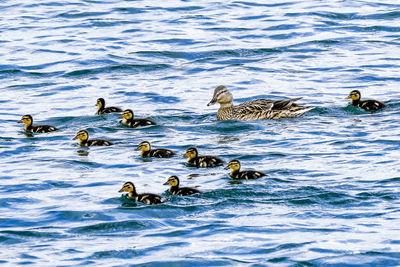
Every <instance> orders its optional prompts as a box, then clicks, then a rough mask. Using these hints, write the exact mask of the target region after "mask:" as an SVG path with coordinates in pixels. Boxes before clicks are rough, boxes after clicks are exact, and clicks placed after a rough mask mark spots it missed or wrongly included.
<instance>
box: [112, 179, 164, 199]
mask: <svg viewBox="0 0 400 267" xmlns="http://www.w3.org/2000/svg"><path fill="white" fill-rule="evenodd" d="M118 192H128V195H127V196H128V198H129V199H132V200H134V201H140V202H143V203H144V204H148V205H152V204H160V203H161V196H159V195H156V194H151V193H144V194H138V193H136V188H135V185H134V184H133V183H132V182H126V183H125V184H124V185H123V186H122V188H121V190H119V191H118Z"/></svg>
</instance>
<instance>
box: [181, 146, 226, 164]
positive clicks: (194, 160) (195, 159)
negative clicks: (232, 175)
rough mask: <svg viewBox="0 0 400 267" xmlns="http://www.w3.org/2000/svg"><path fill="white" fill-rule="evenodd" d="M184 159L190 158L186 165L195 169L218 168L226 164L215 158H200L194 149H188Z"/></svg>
mask: <svg viewBox="0 0 400 267" xmlns="http://www.w3.org/2000/svg"><path fill="white" fill-rule="evenodd" d="M183 157H188V159H187V161H186V163H187V164H188V165H191V166H195V167H216V166H219V165H222V164H223V163H224V162H223V160H222V159H220V158H217V157H214V156H199V153H198V152H197V149H196V148H194V147H190V148H188V149H187V150H186V153H185V154H184V155H183Z"/></svg>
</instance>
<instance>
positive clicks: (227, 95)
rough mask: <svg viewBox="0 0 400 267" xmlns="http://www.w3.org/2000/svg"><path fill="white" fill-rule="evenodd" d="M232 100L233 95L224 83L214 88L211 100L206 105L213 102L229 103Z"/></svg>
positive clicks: (210, 104)
mask: <svg viewBox="0 0 400 267" xmlns="http://www.w3.org/2000/svg"><path fill="white" fill-rule="evenodd" d="M232 101H233V96H232V94H231V92H229V90H228V88H226V86H224V85H220V86H218V87H217V88H215V90H214V95H213V98H212V99H211V101H210V102H209V103H208V104H207V106H212V105H214V104H215V103H220V104H221V105H223V104H231V103H232Z"/></svg>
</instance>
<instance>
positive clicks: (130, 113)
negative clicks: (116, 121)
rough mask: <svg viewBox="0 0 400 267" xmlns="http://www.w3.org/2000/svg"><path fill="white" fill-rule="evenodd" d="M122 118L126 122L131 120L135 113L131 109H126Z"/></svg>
mask: <svg viewBox="0 0 400 267" xmlns="http://www.w3.org/2000/svg"><path fill="white" fill-rule="evenodd" d="M121 118H124V119H125V120H130V119H132V118H133V111H132V110H131V109H126V110H124V111H123V112H122V115H121Z"/></svg>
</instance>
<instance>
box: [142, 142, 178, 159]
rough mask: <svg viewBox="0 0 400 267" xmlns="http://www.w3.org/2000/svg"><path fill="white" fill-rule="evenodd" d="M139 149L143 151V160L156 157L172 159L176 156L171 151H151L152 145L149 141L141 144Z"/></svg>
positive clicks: (162, 149) (159, 149)
mask: <svg viewBox="0 0 400 267" xmlns="http://www.w3.org/2000/svg"><path fill="white" fill-rule="evenodd" d="M138 149H140V150H142V153H140V155H141V156H142V157H143V158H148V157H154V158H170V157H172V156H173V155H175V153H174V152H172V151H171V150H169V149H165V148H156V149H151V145H150V143H149V142H147V141H143V142H141V143H140V144H139V146H138Z"/></svg>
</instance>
